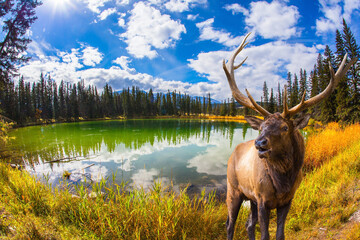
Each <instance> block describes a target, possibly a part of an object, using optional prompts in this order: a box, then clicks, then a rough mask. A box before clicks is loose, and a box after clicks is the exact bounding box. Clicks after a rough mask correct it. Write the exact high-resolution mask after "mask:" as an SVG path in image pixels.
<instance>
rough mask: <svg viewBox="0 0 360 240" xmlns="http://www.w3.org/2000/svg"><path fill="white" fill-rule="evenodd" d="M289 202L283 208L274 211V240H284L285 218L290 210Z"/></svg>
mask: <svg viewBox="0 0 360 240" xmlns="http://www.w3.org/2000/svg"><path fill="white" fill-rule="evenodd" d="M290 206H291V201H290V202H289V203H287V204H285V205H284V206H281V207H278V208H277V210H276V212H277V213H276V214H277V229H276V240H284V239H285V234H284V228H285V220H286V216H287V214H288V212H289V210H290Z"/></svg>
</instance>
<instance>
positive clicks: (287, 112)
mask: <svg viewBox="0 0 360 240" xmlns="http://www.w3.org/2000/svg"><path fill="white" fill-rule="evenodd" d="M346 59H347V54H345V56H344V58H343V60H342V62H341V64H340V66H339V69H338V70H337V71H336V73H335V72H334V69H333V68H332V66H331V63H330V62H329V68H330V75H331V77H330V83H329V85H328V86H327V87H326V89H325V90H324V91H322V92H321V93H319V94H318V95H316V96H314V97H312V98H310V99H308V100H306V101H305V95H306V92H304V94H303V96H302V98H301V101H300V103H299V104H298V105H296V106H295V107H293V108H291V109H288V106H287V93H286V87H285V89H284V111H283V113H282V114H281V116H282V117H283V118H290V117H291V116H294V115H295V114H297V113H298V112H301V111H302V110H304V109H306V108H309V107H312V106H314V105H316V104H318V103H319V102H320V101H321V100H323V99H325V98H327V97H329V96H330V94H331V93H332V92H333V91H334V89H335V88H336V86H337V85H338V83H339V81H340V79H342V78H343V77H344V75H345V73H346V72H347V71H348V70H349V68H350V67H351V66H352V65H353V64H354V63H355V62H356V61H357V58H356V57H355V58H353V59H351V61H350V62H349V63H348V64H346V65H345V63H346Z"/></svg>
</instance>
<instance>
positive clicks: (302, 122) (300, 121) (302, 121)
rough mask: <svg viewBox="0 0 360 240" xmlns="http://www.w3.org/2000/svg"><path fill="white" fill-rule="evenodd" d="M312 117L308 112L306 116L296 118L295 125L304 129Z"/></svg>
mask: <svg viewBox="0 0 360 240" xmlns="http://www.w3.org/2000/svg"><path fill="white" fill-rule="evenodd" d="M309 119H310V114H306V115H305V116H302V117H299V118H296V119H295V120H294V126H295V128H296V129H303V128H304V127H306V126H307V125H308V122H309Z"/></svg>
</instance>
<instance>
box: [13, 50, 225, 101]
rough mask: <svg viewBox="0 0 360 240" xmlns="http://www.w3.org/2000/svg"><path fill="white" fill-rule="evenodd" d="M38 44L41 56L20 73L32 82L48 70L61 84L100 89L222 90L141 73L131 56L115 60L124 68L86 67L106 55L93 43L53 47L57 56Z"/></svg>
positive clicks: (214, 85) (202, 92) (196, 93)
mask: <svg viewBox="0 0 360 240" xmlns="http://www.w3.org/2000/svg"><path fill="white" fill-rule="evenodd" d="M37 46H38V49H36V51H35V52H34V54H35V53H39V55H38V56H33V58H32V60H31V61H29V62H28V63H27V64H26V65H25V66H23V67H21V68H20V69H19V73H20V74H21V75H23V76H24V79H25V80H26V81H29V82H36V81H38V80H39V76H40V74H41V73H44V74H50V75H51V77H52V78H53V79H54V80H55V81H56V82H57V83H58V84H59V83H60V81H61V80H64V81H65V82H69V83H76V82H78V81H80V80H82V79H83V80H84V81H85V84H92V85H94V86H96V87H97V88H98V89H102V88H103V87H104V85H105V83H108V84H110V85H111V86H112V87H113V89H114V90H116V91H118V90H122V89H123V88H124V87H128V86H134V85H136V86H139V87H140V88H141V89H144V90H145V91H148V90H149V89H150V88H152V89H153V91H154V92H167V91H168V90H170V91H173V90H177V91H180V92H182V93H187V94H190V95H193V96H199V95H200V96H201V95H205V94H207V93H209V92H211V93H212V92H217V91H218V89H219V85H218V84H217V83H205V82H200V83H196V84H191V83H187V82H181V81H166V80H164V79H162V78H158V77H153V76H151V75H149V74H145V73H138V72H136V71H135V70H134V69H133V68H129V65H128V64H129V63H130V59H129V58H128V57H125V56H123V57H120V58H118V59H116V60H114V62H115V63H116V64H119V65H120V66H121V68H120V67H118V66H112V67H110V68H96V67H94V68H89V69H84V67H85V66H95V65H96V64H98V63H100V62H101V60H102V58H103V54H102V53H100V52H99V51H98V49H97V48H94V47H91V46H86V47H85V46H83V45H82V46H81V47H80V48H76V49H75V48H74V49H71V51H70V52H62V51H58V50H53V51H54V52H56V55H55V56H44V55H43V49H42V48H41V45H39V44H38V45H37Z"/></svg>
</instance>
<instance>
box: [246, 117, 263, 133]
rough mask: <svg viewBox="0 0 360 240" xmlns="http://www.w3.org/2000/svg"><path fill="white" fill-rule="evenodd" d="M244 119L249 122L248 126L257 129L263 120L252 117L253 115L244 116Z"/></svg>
mask: <svg viewBox="0 0 360 240" xmlns="http://www.w3.org/2000/svg"><path fill="white" fill-rule="evenodd" d="M245 120H246V121H247V122H248V123H249V124H250V126H251V127H252V128H253V129H255V130H259V129H260V125H261V124H262V123H263V122H264V120H262V119H259V118H256V117H253V116H245Z"/></svg>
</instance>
